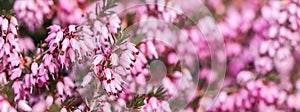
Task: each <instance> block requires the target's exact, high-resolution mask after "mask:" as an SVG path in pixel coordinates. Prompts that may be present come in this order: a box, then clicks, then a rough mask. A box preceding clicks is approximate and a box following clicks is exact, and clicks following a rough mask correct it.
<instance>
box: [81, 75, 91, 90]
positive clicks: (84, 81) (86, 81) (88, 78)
mask: <svg viewBox="0 0 300 112" xmlns="http://www.w3.org/2000/svg"><path fill="white" fill-rule="evenodd" d="M92 75H93V73H92V72H89V73H88V74H87V75H86V76H84V78H83V79H82V82H81V85H80V86H81V87H85V86H87V85H88V84H89V83H91V81H92V79H93V76H92Z"/></svg>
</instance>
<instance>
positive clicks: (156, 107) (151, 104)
mask: <svg viewBox="0 0 300 112" xmlns="http://www.w3.org/2000/svg"><path fill="white" fill-rule="evenodd" d="M144 103H145V105H144V106H142V109H141V111H143V112H148V111H159V112H171V109H170V105H169V103H168V102H166V101H160V100H158V99H157V98H155V97H153V96H152V97H150V98H146V99H145V100H144Z"/></svg>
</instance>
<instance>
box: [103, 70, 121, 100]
mask: <svg viewBox="0 0 300 112" xmlns="http://www.w3.org/2000/svg"><path fill="white" fill-rule="evenodd" d="M101 82H102V84H103V87H104V89H105V91H106V92H107V93H108V94H109V95H117V94H118V93H121V92H122V90H123V88H122V87H121V84H122V83H124V81H123V80H122V79H121V77H120V75H119V74H117V73H115V72H114V71H113V70H112V69H109V68H106V69H105V70H104V74H103V80H102V81H101Z"/></svg>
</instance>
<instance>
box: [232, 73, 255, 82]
mask: <svg viewBox="0 0 300 112" xmlns="http://www.w3.org/2000/svg"><path fill="white" fill-rule="evenodd" d="M254 78H255V75H254V74H253V73H252V72H250V71H241V72H240V73H239V74H238V75H237V79H236V80H237V82H238V83H245V82H248V81H251V80H253V79H254Z"/></svg>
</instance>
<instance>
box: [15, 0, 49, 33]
mask: <svg viewBox="0 0 300 112" xmlns="http://www.w3.org/2000/svg"><path fill="white" fill-rule="evenodd" d="M52 5H53V1H52V0H37V1H36V0H28V1H24V0H16V2H15V3H14V7H13V8H14V12H15V13H16V16H17V18H18V19H20V20H21V21H22V22H24V23H25V24H26V26H27V27H28V28H29V29H30V30H31V31H33V30H34V29H36V28H40V27H41V26H42V24H43V22H44V17H47V16H51V15H52V14H51V13H52V11H51V6H52ZM48 18H49V17H48Z"/></svg>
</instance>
